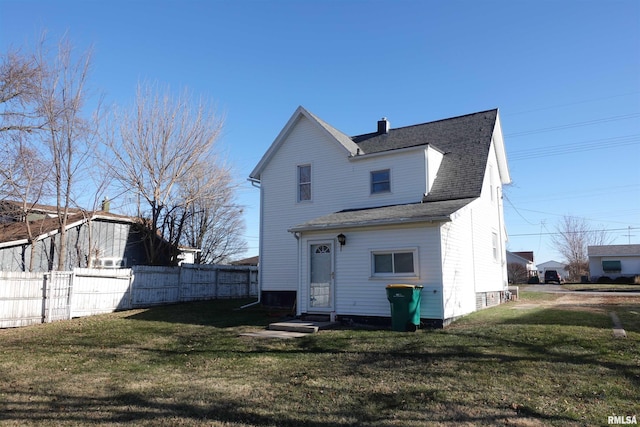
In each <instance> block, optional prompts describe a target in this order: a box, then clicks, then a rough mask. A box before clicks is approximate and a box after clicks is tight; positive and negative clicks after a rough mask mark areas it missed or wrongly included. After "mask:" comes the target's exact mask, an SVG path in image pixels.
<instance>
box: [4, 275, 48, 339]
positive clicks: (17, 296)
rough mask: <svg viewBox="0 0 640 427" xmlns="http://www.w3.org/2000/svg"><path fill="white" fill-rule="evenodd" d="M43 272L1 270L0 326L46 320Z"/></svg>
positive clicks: (21, 324) (35, 322) (30, 323)
mask: <svg viewBox="0 0 640 427" xmlns="http://www.w3.org/2000/svg"><path fill="white" fill-rule="evenodd" d="M44 296H45V295H44V277H43V275H42V273H22V272H0V328H15V327H19V326H29V325H34V324H37V323H42V322H43V320H44V303H45V299H44Z"/></svg>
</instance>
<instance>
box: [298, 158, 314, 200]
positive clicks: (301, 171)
mask: <svg viewBox="0 0 640 427" xmlns="http://www.w3.org/2000/svg"><path fill="white" fill-rule="evenodd" d="M305 200H311V165H301V166H298V201H299V202H304V201H305Z"/></svg>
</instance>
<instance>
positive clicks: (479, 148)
mask: <svg viewBox="0 0 640 427" xmlns="http://www.w3.org/2000/svg"><path fill="white" fill-rule="evenodd" d="M497 116H498V110H497V109H494V110H488V111H482V112H479V113H474V114H468V115H465V116H460V117H453V118H450V119H444V120H438V121H435V122H430V123H423V124H420V125H414V126H407V127H403V128H397V129H390V130H389V133H388V134H382V135H380V134H377V133H370V134H366V135H360V136H355V137H353V140H354V142H355V143H356V144H358V146H359V147H360V149H361V150H362V151H363V152H364V153H365V154H371V153H378V152H382V151H391V150H397V149H400V148H408V147H415V146H418V145H426V144H429V145H431V146H432V147H435V148H437V149H439V150H440V151H442V152H443V153H444V157H443V159H442V164H441V165H440V170H439V171H438V176H437V177H436V179H435V181H434V183H433V186H432V188H431V191H430V192H429V195H428V196H427V197H426V199H425V201H437V200H452V199H462V198H469V197H479V196H480V191H481V190H482V182H483V179H484V171H485V169H486V166H487V158H488V154H489V147H490V146H491V137H492V135H493V129H494V127H495V124H496V118H497Z"/></svg>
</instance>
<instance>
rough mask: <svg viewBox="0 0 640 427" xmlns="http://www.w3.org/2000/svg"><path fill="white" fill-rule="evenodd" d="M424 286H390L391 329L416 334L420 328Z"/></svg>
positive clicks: (388, 294)
mask: <svg viewBox="0 0 640 427" xmlns="http://www.w3.org/2000/svg"><path fill="white" fill-rule="evenodd" d="M421 293H422V286H419V285H388V286H387V299H388V300H389V302H390V303H391V329H393V330H394V331H400V332H407V331H411V332H414V331H415V330H416V329H418V326H420V300H421V296H422V294H421Z"/></svg>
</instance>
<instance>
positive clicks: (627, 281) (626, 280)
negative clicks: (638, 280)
mask: <svg viewBox="0 0 640 427" xmlns="http://www.w3.org/2000/svg"><path fill="white" fill-rule="evenodd" d="M634 279H635V278H634V277H633V276H631V277H628V276H620V277H616V278H615V280H614V281H613V283H616V284H620V285H632V284H633V282H634Z"/></svg>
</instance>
